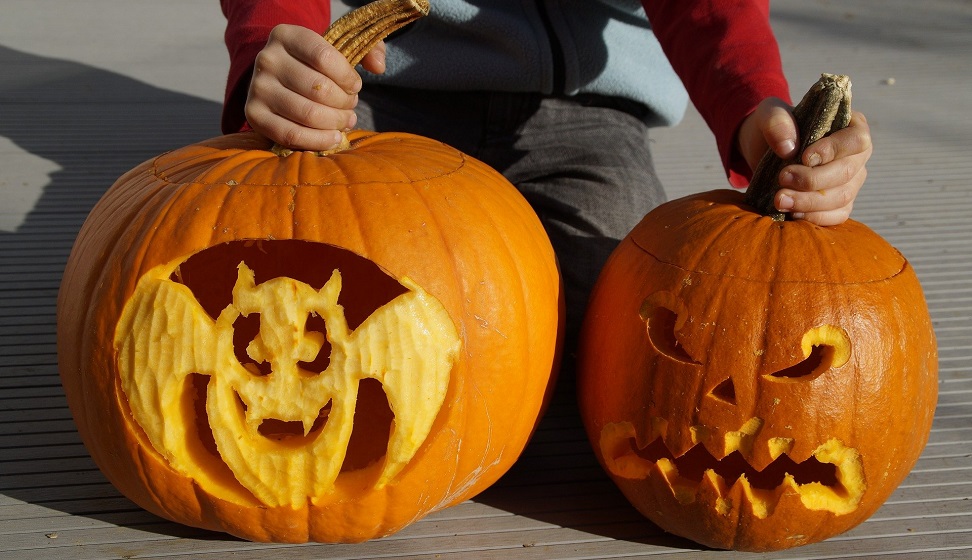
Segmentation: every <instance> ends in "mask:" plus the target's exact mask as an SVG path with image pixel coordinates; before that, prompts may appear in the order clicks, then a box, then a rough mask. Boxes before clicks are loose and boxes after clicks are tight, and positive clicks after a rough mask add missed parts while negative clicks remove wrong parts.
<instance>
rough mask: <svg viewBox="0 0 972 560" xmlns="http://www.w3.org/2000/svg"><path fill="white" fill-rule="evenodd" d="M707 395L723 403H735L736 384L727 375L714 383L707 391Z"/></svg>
mask: <svg viewBox="0 0 972 560" xmlns="http://www.w3.org/2000/svg"><path fill="white" fill-rule="evenodd" d="M709 396H711V397H713V398H716V399H719V400H720V401H722V402H725V403H729V404H732V405H734V404H736V385H735V384H734V383H733V382H732V378H731V377H727V378H726V379H725V380H724V381H722V382H721V383H719V384H718V385H716V386H715V388H713V389H712V390H711V391H709Z"/></svg>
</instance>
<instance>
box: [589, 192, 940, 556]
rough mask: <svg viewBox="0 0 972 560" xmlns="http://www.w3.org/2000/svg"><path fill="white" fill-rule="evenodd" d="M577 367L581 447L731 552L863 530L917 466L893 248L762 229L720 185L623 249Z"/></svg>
mask: <svg viewBox="0 0 972 560" xmlns="http://www.w3.org/2000/svg"><path fill="white" fill-rule="evenodd" d="M774 176H775V175H774ZM579 370H580V372H579V382H578V385H579V387H578V395H579V399H580V403H581V412H582V415H583V418H584V422H585V426H586V428H587V431H588V436H589V438H590V440H591V443H592V445H593V447H594V450H595V452H596V454H597V456H598V458H599V459H600V461H601V463H602V465H603V466H604V468H605V470H606V471H607V473H608V474H609V475H610V477H611V478H612V479H613V480H614V481H615V483H616V484H617V485H618V486H619V488H620V489H621V490H622V492H623V493H624V494H625V496H626V497H627V498H628V499H629V500H630V501H631V503H632V504H633V505H634V506H635V507H636V508H637V509H638V510H639V511H641V512H642V513H643V514H644V515H646V516H647V517H648V518H650V519H651V520H652V521H653V522H655V523H656V524H657V525H659V526H660V527H662V528H663V529H665V530H667V531H670V532H672V533H675V534H678V535H681V536H684V537H688V538H691V539H693V540H695V541H697V542H699V543H702V544H705V545H708V546H713V547H718V548H733V549H740V550H757V551H762V550H775V549H781V548H788V547H792V546H797V545H801V544H805V543H809V542H814V541H818V540H821V539H825V538H827V537H829V536H831V535H834V534H837V533H840V532H843V531H846V530H847V529H849V528H851V527H854V526H855V525H857V524H858V523H860V522H861V521H863V520H864V519H866V518H867V517H868V516H869V515H871V514H872V513H873V512H874V511H875V510H876V509H877V508H878V507H879V506H880V505H881V504H882V503H883V502H884V501H885V500H886V499H887V497H888V496H889V495H890V494H891V492H892V491H893V490H894V489H895V488H896V487H897V485H898V484H899V483H900V482H901V481H902V480H903V479H904V477H905V476H906V475H907V474H908V472H909V471H910V469H911V467H912V466H913V465H914V463H915V461H916V460H917V458H918V456H919V454H920V452H921V450H922V448H923V447H924V444H925V442H926V441H927V438H928V433H929V431H930V428H931V422H932V416H933V413H934V409H935V401H936V396H937V383H936V373H937V354H936V346H935V338H934V334H933V331H932V327H931V322H930V319H929V315H928V311H927V307H926V304H925V300H924V297H923V295H922V291H921V288H920V286H919V283H918V280H917V277H916V276H915V273H914V271H913V270H912V268H911V266H910V265H909V264H908V262H907V260H906V259H905V258H904V257H903V256H902V255H901V254H900V253H899V252H898V251H896V250H895V249H894V248H893V247H891V246H890V245H889V244H888V243H887V242H886V241H884V240H883V239H882V238H881V237H879V236H878V235H877V234H875V233H874V232H873V231H871V230H870V229H868V228H867V227H866V226H864V225H863V224H860V223H858V222H855V221H853V220H850V221H848V222H846V223H844V224H842V225H840V226H835V227H826V228H824V227H818V226H815V225H812V224H810V223H808V222H805V221H774V220H773V219H771V218H770V217H767V216H764V215H762V214H761V213H760V212H757V211H756V209H755V208H753V207H752V206H750V205H749V204H747V203H746V202H745V201H744V199H743V195H742V194H740V193H738V192H732V191H728V190H721V191H712V192H706V193H702V194H698V195H694V196H689V197H686V198H683V199H679V200H675V201H672V202H669V203H667V204H664V205H662V206H660V207H659V208H657V209H655V210H654V211H652V212H651V213H649V214H648V215H647V216H646V217H645V218H644V220H643V221H642V222H641V223H640V224H639V225H638V226H637V227H636V228H635V229H634V230H633V231H632V232H631V233H630V235H629V236H628V237H627V238H626V239H625V240H624V241H623V242H622V243H621V245H620V246H619V247H618V249H617V250H616V252H615V253H614V254H613V255H612V256H611V258H610V260H609V262H608V263H607V265H606V266H605V268H604V270H603V272H602V275H601V277H600V278H599V280H598V283H597V286H596V288H595V290H594V293H593V295H592V299H591V302H590V307H589V311H588V315H587V317H586V319H585V325H584V331H583V336H582V349H581V360H580V364H579Z"/></svg>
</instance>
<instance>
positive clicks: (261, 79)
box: [244, 25, 385, 151]
mask: <svg viewBox="0 0 972 560" xmlns="http://www.w3.org/2000/svg"><path fill="white" fill-rule="evenodd" d="M362 66H363V67H364V68H365V69H367V70H369V71H371V72H374V73H381V72H383V71H384V69H385V44H384V43H379V44H378V46H376V47H375V49H373V50H372V51H371V52H370V53H368V55H367V56H366V57H365V59H364V60H363V61H362ZM360 90H361V77H360V76H358V73H357V72H356V71H355V69H354V68H353V67H352V66H351V65H350V64H349V63H348V61H347V60H346V59H345V58H344V57H343V56H342V55H341V53H340V52H338V50H337V49H335V48H334V47H333V46H331V44H330V43H328V42H327V41H325V40H324V38H323V37H321V36H320V35H319V34H317V33H315V32H314V31H311V30H310V29H307V28H305V27H300V26H296V25H278V26H276V27H274V28H273V31H271V32H270V38H269V40H268V41H267V45H266V46H265V47H264V48H263V50H262V51H260V53H259V54H258V55H257V57H256V63H255V65H254V70H253V78H252V80H251V81H250V90H249V92H248V94H247V100H246V107H245V110H244V111H245V114H246V120H247V122H249V123H250V126H251V127H252V128H253V130H255V131H257V132H259V133H260V134H263V135H264V136H266V137H267V138H269V139H271V140H273V141H274V142H277V143H278V144H281V145H283V146H286V147H288V148H292V149H295V150H315V151H321V150H327V149H330V148H333V147H334V146H336V145H337V144H338V143H339V142H340V141H341V132H342V131H346V130H349V129H351V128H352V127H353V126H354V124H355V122H356V121H357V118H356V117H355V114H354V107H355V106H356V105H357V103H358V91H360Z"/></svg>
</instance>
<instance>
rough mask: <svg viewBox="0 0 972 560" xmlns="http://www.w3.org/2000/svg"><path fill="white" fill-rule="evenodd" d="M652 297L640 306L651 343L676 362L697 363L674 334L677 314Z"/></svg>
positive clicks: (676, 325)
mask: <svg viewBox="0 0 972 560" xmlns="http://www.w3.org/2000/svg"><path fill="white" fill-rule="evenodd" d="M656 295H659V294H656ZM654 299H655V298H648V299H647V300H645V303H644V304H643V305H642V306H641V318H642V319H643V320H644V321H645V323H647V327H648V340H649V341H650V342H651V345H652V346H654V347H655V350H657V351H658V352H659V353H660V354H663V355H665V356H667V357H668V358H671V359H673V360H675V361H677V362H682V363H686V364H696V365H697V364H698V363H699V362H698V361H696V360H694V359H692V356H690V355H689V354H688V352H686V351H685V347H684V346H682V344H681V343H680V342H679V340H678V338H677V337H676V335H675V329H676V328H677V327H678V326H679V325H678V314H677V313H676V312H675V311H672V310H671V309H669V308H668V307H666V306H665V305H661V304H659V303H657V302H655V301H653V300H654Z"/></svg>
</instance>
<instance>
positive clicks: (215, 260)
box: [58, 0, 562, 542]
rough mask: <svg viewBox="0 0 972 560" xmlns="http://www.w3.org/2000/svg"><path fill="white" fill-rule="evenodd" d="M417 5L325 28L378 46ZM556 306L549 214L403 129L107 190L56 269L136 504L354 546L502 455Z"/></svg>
mask: <svg viewBox="0 0 972 560" xmlns="http://www.w3.org/2000/svg"><path fill="white" fill-rule="evenodd" d="M423 7H424V10H425V11H427V10H428V4H427V3H425V2H422V1H420V0H390V2H389V1H384V2H382V3H379V4H378V5H369V6H366V7H365V8H362V9H361V10H360V11H355V12H352V13H351V14H350V15H349V16H346V19H344V20H339V22H338V23H336V24H335V26H334V27H333V28H332V31H333V30H334V29H336V30H337V31H334V33H331V35H333V36H330V37H329V40H331V41H332V42H334V43H335V44H338V43H340V44H342V45H344V44H345V43H347V44H348V45H350V46H349V47H348V48H347V49H345V48H344V47H343V46H342V47H341V50H342V52H343V53H345V55H346V56H348V58H349V60H352V61H356V60H358V59H359V58H360V56H361V55H362V54H363V53H364V52H367V51H368V50H369V48H370V47H369V46H368V44H367V42H366V43H365V44H362V42H361V41H357V40H354V35H355V33H350V34H347V33H345V32H344V31H345V30H344V28H342V27H341V25H339V24H340V23H341V22H342V21H343V22H348V21H349V20H350V26H351V27H352V28H353V29H352V31H353V30H354V29H356V28H357V26H359V25H363V26H364V27H366V28H368V26H369V25H371V24H375V25H377V26H378V28H379V29H378V31H377V32H375V33H369V34H367V39H368V40H369V41H375V40H378V39H380V38H381V36H382V35H383V34H385V33H387V32H389V31H391V30H393V29H394V28H396V27H400V26H401V25H403V24H404V23H406V22H407V21H408V20H409V19H414V17H417V15H420V14H418V12H416V10H419V9H421V8H423ZM389 9H390V10H391V11H392V12H393V14H392V17H383V15H384V13H385V12H386V11H387V10H389ZM362 14H363V19H364V23H363V24H362V22H361V17H362ZM375 22H377V23H375ZM357 31H361V30H360V29H358V30H357ZM372 31H373V29H372ZM329 33H330V32H329ZM355 49H357V50H356V51H355ZM561 306H562V302H561V293H560V276H559V272H558V270H557V266H556V262H555V259H554V254H553V249H552V247H551V246H550V242H549V240H548V239H547V236H546V234H545V232H544V230H543V228H542V226H541V224H540V222H539V219H538V218H537V216H536V214H535V213H534V212H533V210H532V209H531V208H530V207H529V205H528V204H527V202H526V201H525V200H524V199H523V197H522V196H521V195H520V194H519V192H518V191H517V190H516V189H515V188H514V187H513V186H512V185H510V184H509V183H508V182H507V181H506V180H505V179H504V178H503V177H502V176H501V175H500V174H498V173H497V172H496V171H494V170H492V169H491V168H489V167H488V166H486V165H484V164H483V163H481V162H479V161H476V160H474V159H472V158H470V157H468V156H466V155H464V154H462V153H460V152H458V151H456V150H454V149H452V148H450V147H448V146H445V145H443V144H441V143H439V142H435V141H432V140H429V139H426V138H422V137H418V136H413V135H408V134H394V133H388V134H375V133H367V132H360V131H359V132H354V133H351V134H349V135H348V138H347V142H346V143H345V145H344V147H343V150H342V151H338V152H337V153H333V154H314V153H309V152H294V153H291V152H289V151H285V150H281V149H279V147H277V146H271V143H270V142H269V141H267V140H266V139H264V138H262V137H260V136H259V135H257V134H255V133H243V134H235V135H229V136H224V137H221V138H216V139H213V140H210V141H206V142H202V143H200V144H196V145H192V146H188V147H185V148H182V149H179V150H175V151H173V152H171V153H167V154H163V155H161V156H159V157H157V158H154V159H152V160H150V161H147V162H145V163H143V164H142V165H140V166H138V167H136V168H135V169H133V170H132V171H130V172H129V173H127V174H126V175H124V176H123V177H121V178H120V179H119V180H118V181H117V182H116V183H115V185H114V186H112V187H111V189H109V190H108V192H107V193H106V194H105V195H104V197H103V198H102V199H101V201H100V202H99V203H98V204H97V205H96V207H95V208H94V209H93V210H92V211H91V213H90V215H89V216H88V219H87V220H86V222H85V224H84V226H83V228H82V230H81V232H80V234H79V236H78V238H77V241H76V243H75V246H74V248H73V250H72V252H71V256H70V258H69V260H68V264H67V268H66V270H65V274H64V278H63V281H62V284H61V290H60V294H59V297H58V361H59V367H60V372H61V378H62V382H63V386H64V391H65V394H66V396H67V400H68V404H69V405H70V407H71V410H72V413H73V414H74V418H75V421H76V424H77V427H78V431H79V433H80V435H81V437H82V439H83V440H84V442H85V445H86V446H87V448H88V450H89V452H90V453H91V456H92V457H93V458H94V460H95V462H96V463H97V464H98V466H99V467H100V468H101V470H102V471H103V472H104V474H105V475H106V476H107V478H108V479H109V480H110V481H111V482H112V483H113V484H114V485H115V486H116V487H117V488H118V489H120V490H121V491H122V492H123V493H124V494H125V495H126V496H128V497H129V498H131V499H132V500H133V501H135V502H136V503H138V504H139V505H141V506H142V507H144V508H146V509H148V510H150V511H152V512H154V513H156V514H158V515H160V516H163V517H166V518H168V519H172V520H175V521H178V522H180V523H184V524H188V525H193V526H197V527H202V528H207V529H213V530H220V531H226V532H229V533H232V534H234V535H237V536H240V537H243V538H246V539H251V540H259V541H287V542H303V541H307V540H314V541H323V542H335V541H344V542H347V541H360V540H364V539H368V538H372V537H377V536H382V535H387V534H389V533H392V532H394V531H396V530H398V529H400V528H402V527H404V526H406V525H408V524H409V523H411V522H413V521H415V520H417V519H419V518H421V517H422V516H424V515H426V514H427V513H429V512H432V511H435V510H437V509H441V508H444V507H447V506H449V505H452V504H455V503H457V502H461V501H463V500H465V499H467V498H470V497H472V496H474V495H475V494H477V493H478V492H480V491H481V490H483V489H485V488H486V487H487V486H489V485H490V484H492V483H493V482H494V481H496V480H497V479H498V478H499V477H500V476H501V475H502V474H503V473H504V472H505V471H506V470H508V469H509V467H510V466H511V465H512V464H513V462H514V461H515V460H516V458H517V456H518V455H519V454H520V452H521V451H522V450H523V448H524V447H525V445H526V443H527V440H528V439H529V437H530V435H531V433H532V431H533V428H534V427H535V424H536V422H537V420H538V418H539V416H540V415H541V413H542V409H543V406H544V404H545V401H546V396H547V394H548V391H549V389H550V385H551V384H552V377H551V374H552V372H553V371H554V368H555V362H556V357H557V351H558V341H559V332H560V329H561V321H562V312H561Z"/></svg>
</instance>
